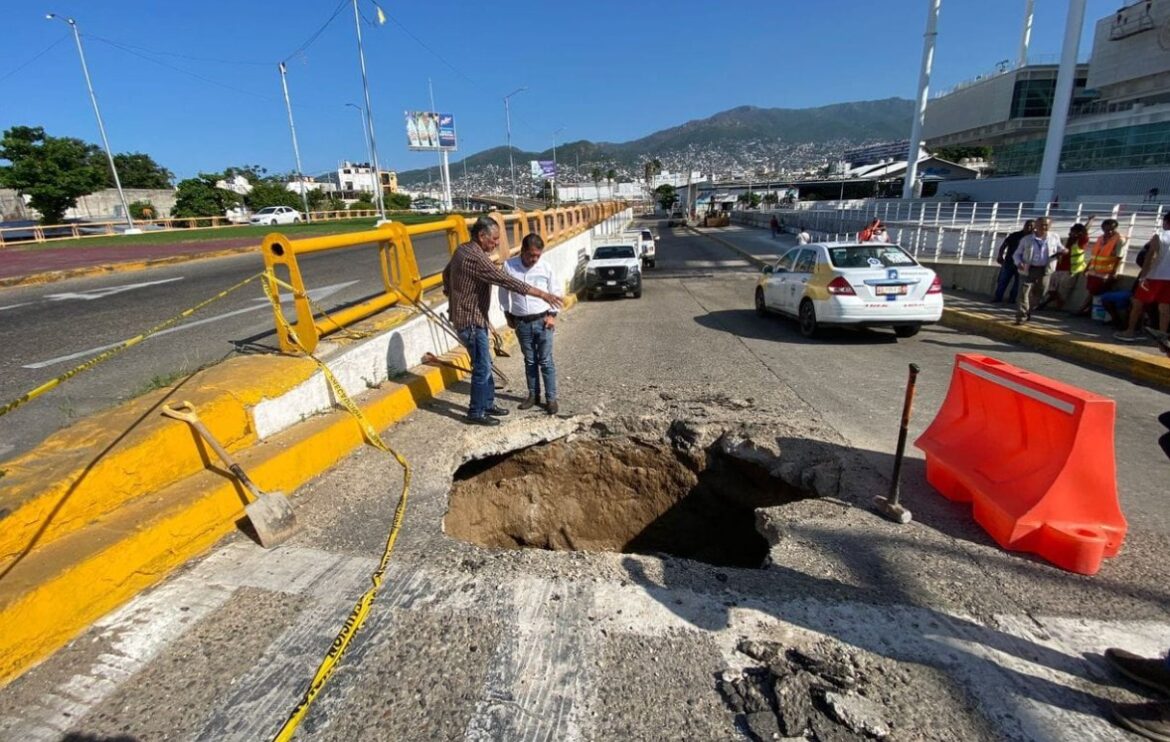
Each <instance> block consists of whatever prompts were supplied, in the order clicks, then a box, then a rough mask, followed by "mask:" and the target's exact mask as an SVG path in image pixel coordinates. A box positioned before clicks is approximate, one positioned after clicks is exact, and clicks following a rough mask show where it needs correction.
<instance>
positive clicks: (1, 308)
mask: <svg viewBox="0 0 1170 742" xmlns="http://www.w3.org/2000/svg"><path fill="white" fill-rule="evenodd" d="M29 304H32V302H31V301H22V302H21V303H19V304H9V305H7V306H4V307H0V312H3V311H4V310H5V309H16V308H17V307H27V306H28V305H29Z"/></svg>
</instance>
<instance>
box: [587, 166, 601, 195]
mask: <svg viewBox="0 0 1170 742" xmlns="http://www.w3.org/2000/svg"><path fill="white" fill-rule="evenodd" d="M601 175H602V173H601V168H599V167H595V168H593V169H592V170H590V171H589V177H590V179H592V180H593V192H594V193H595V194H597V200H598V201H600V200H601V186H600V185H599V184H600V183H601Z"/></svg>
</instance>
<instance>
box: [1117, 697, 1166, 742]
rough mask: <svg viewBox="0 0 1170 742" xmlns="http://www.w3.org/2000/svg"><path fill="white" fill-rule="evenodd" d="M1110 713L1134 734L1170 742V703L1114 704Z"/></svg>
mask: <svg viewBox="0 0 1170 742" xmlns="http://www.w3.org/2000/svg"><path fill="white" fill-rule="evenodd" d="M1109 711H1110V712H1111V713H1112V714H1113V718H1114V720H1115V721H1117V723H1118V724H1119V725H1120V726H1122V727H1123V728H1125V729H1128V730H1129V731H1131V732H1133V733H1134V734H1138V735H1141V736H1142V737H1145V738H1146V739H1156V740H1160V741H1161V742H1170V703H1167V702H1165V701H1162V702H1159V703H1114V704H1110V706H1109Z"/></svg>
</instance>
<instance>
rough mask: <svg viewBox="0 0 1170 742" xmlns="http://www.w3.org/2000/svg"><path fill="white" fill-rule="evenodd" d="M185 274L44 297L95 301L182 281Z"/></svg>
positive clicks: (53, 299) (52, 299) (58, 299)
mask: <svg viewBox="0 0 1170 742" xmlns="http://www.w3.org/2000/svg"><path fill="white" fill-rule="evenodd" d="M182 280H183V276H177V277H175V278H163V279H160V280H158V281H143V282H142V283H126V284H122V285H121V286H106V287H105V288H102V289H90V290H89V291H70V292H66V293H63V294H45V296H44V298H45V299H47V300H48V301H67V300H69V299H81V300H84V301H93V300H94V299H103V298H105V297H107V296H113V295H114V294H121V293H125V292H127V291H133V290H134V289H142V288H146V287H147V286H158V285H159V284H163V283H174V282H175V281H182Z"/></svg>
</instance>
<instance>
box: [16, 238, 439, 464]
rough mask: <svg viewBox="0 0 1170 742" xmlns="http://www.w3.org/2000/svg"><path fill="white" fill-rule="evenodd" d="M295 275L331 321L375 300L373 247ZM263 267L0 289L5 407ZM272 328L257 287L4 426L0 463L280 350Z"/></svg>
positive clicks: (422, 257)
mask: <svg viewBox="0 0 1170 742" xmlns="http://www.w3.org/2000/svg"><path fill="white" fill-rule="evenodd" d="M414 245H415V249H416V252H417V256H418V261H419V269H420V271H421V272H422V273H423V275H424V276H425V275H429V274H431V273H437V272H439V271H441V270H442V269H443V266H444V265H446V260H447V247H446V245H447V243H446V239H445V238H443V237H440V236H427V237H423V238H420V239H416V240H415V241H414ZM300 264H301V270H302V273H303V275H304V279H305V284H306V286H307V287H308V288H309V292H310V296H312V297H313V298H314V299H316V300H317V301H318V302H319V303H320V304H321V305H322V306H323V307H325V309H326V311H329V310H332V309H336V308H341V307H344V306H346V305H349V304H352V303H356V302H360V301H362V300H364V299H367V298H370V297H371V296H376V295H378V294H379V293H380V292H381V289H382V281H381V269H380V266H379V263H378V259H377V251H376V249H375V248H374V247H373V246H372V245H362V246H358V247H353V248H347V249H344V250H333V251H329V252H323V253H314V254H312V255H309V256H307V257H306V258H303V259H302V260H301V261H300ZM263 267H264V265H263V259H262V258H261V257H260V254H259V252H257V253H256V254H254V255H253V254H246V255H239V256H233V257H229V258H217V259H209V260H200V261H195V262H191V263H182V264H178V265H173V266H163V267H159V268H155V269H151V270H145V271H133V272H129V273H116V274H111V275H107V276H99V277H90V278H79V279H72V280H67V281H60V282H57V283H49V284H43V285H38V286H27V287H13V288H7V289H0V347H3V348H4V352H3V355H2V356H0V404H2V403H4V402H7V401H8V400H10V399H14V398H16V397H18V396H20V395H21V394H23V393H25V392H26V391H28V390H30V389H33V388H35V387H37V386H39V385H40V384H42V383H44V382H46V381H48V380H49V379H52V378H54V377H56V376H58V375H60V374H62V373H64V372H66V371H68V370H70V369H72V368H73V367H75V366H77V365H79V364H81V363H83V362H85V361H86V360H88V359H90V358H92V357H93V356H96V355H98V354H99V353H101V352H102V351H104V350H106V349H108V348H110V347H113V346H115V345H117V344H118V343H120V342H122V341H124V340H127V339H129V338H132V337H134V336H136V335H138V334H139V333H141V332H144V331H145V330H147V329H149V328H151V327H154V326H155V325H157V324H159V323H161V322H163V321H165V320H167V319H169V318H170V317H172V316H174V315H175V314H177V313H179V312H181V311H183V310H184V309H187V308H189V307H192V306H195V305H196V304H199V303H200V302H202V301H204V300H206V299H209V298H211V297H213V296H215V295H216V294H217V293H219V292H220V291H223V290H224V289H226V288H228V287H230V286H233V285H235V284H236V283H238V282H240V281H242V280H243V279H245V278H247V277H248V276H251V275H253V274H255V273H257V272H259V271H260V270H262V269H263ZM285 293H286V294H287V292H285ZM287 298H288V297H287V296H286V299H287ZM285 310H286V313H287V314H286V316H292V306H291V299H290V300H288V301H286V303H285ZM273 328H274V319H273V317H272V310H271V308H270V305H269V303H268V300H267V299H266V298H265V296H264V293H263V290H262V289H261V287H260V285H259V283H258V282H253V283H251V284H249V285H248V286H246V287H244V288H243V289H240V290H239V291H236V292H234V293H232V294H231V295H229V296H227V297H225V298H224V299H222V300H220V301H217V302H215V303H213V304H211V305H209V306H208V307H207V308H205V309H203V310H201V311H200V312H199V313H197V314H195V315H193V316H192V317H190V318H188V319H187V320H184V321H183V322H182V323H181V324H179V325H176V326H175V327H174V328H171V329H169V330H165V331H164V332H163V333H160V334H158V335H156V336H154V337H152V338H150V339H148V340H147V341H146V342H144V343H142V344H141V345H139V346H136V347H134V348H131V349H129V350H127V351H125V352H124V353H122V354H120V355H119V356H116V357H115V358H113V359H111V360H109V361H106V362H104V363H102V364H100V365H99V366H97V367H95V368H93V369H91V370H89V371H86V372H84V373H82V374H80V375H78V376H76V377H74V378H72V379H70V380H69V381H67V382H66V383H65V384H63V385H62V386H60V387H58V388H56V389H54V390H52V391H50V392H48V393H47V394H45V395H43V396H41V397H39V398H38V399H36V400H33V401H32V402H29V403H27V404H26V405H24V406H23V407H21V408H19V409H17V410H16V411H14V412H12V413H9V414H8V415H5V416H4V417H2V418H0V459H4V458H8V457H11V456H13V455H16V454H18V453H20V452H22V451H25V450H28V449H29V448H31V447H33V446H35V445H36V444H37V443H39V442H40V441H41V440H43V439H44V438H45V437H47V436H48V435H50V434H51V433H53V432H54V431H56V430H58V429H60V428H63V427H66V426H68V425H70V424H71V423H73V422H75V421H77V420H78V419H80V418H81V417H84V416H86V415H89V414H91V413H93V412H96V411H98V410H101V409H104V408H106V407H110V406H113V405H115V404H117V403H119V402H122V401H124V400H126V399H127V398H130V397H134V396H137V395H138V394H142V393H143V392H145V391H148V390H150V389H152V388H155V387H157V386H160V385H166V384H169V383H171V382H173V381H175V380H176V378H177V377H179V376H182V375H185V374H188V373H190V372H192V371H194V370H195V369H198V368H200V367H201V366H203V365H204V364H207V363H214V362H216V361H218V360H220V359H223V358H225V357H227V356H228V355H230V354H232V353H237V352H265V351H266V350H273V349H278V348H279V346H278V344H277V341H276V336H275V333H274V329H273Z"/></svg>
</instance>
